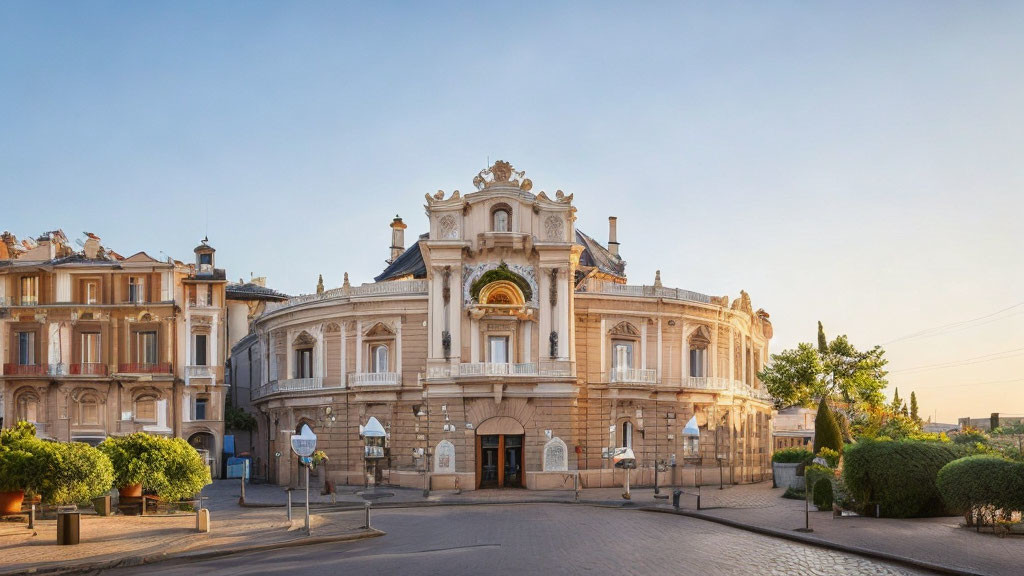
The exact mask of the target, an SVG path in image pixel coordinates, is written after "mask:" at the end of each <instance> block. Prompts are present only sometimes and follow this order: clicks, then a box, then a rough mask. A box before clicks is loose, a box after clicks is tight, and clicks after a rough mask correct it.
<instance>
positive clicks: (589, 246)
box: [576, 229, 626, 277]
mask: <svg viewBox="0 0 1024 576" xmlns="http://www.w3.org/2000/svg"><path fill="white" fill-rule="evenodd" d="M576 242H577V243H578V244H581V245H582V246H583V253H582V254H580V266H590V267H592V268H597V269H598V270H599V271H601V272H603V273H605V274H611V275H613V276H623V277H625V276H626V261H625V260H623V259H622V258H620V257H618V256H616V255H614V254H612V253H611V252H609V251H608V249H607V248H605V247H604V246H602V245H601V244H600V243H599V242H598V241H597V240H594V239H593V238H591V237H590V236H587V235H586V234H584V233H583V232H581V231H580V230H579V229H577V230H576Z"/></svg>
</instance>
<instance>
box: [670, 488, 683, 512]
mask: <svg viewBox="0 0 1024 576" xmlns="http://www.w3.org/2000/svg"><path fill="white" fill-rule="evenodd" d="M682 494H683V491H682V490H680V489H678V488H676V489H675V490H673V491H672V507H673V508H675V509H676V510H679V497H680V496H682Z"/></svg>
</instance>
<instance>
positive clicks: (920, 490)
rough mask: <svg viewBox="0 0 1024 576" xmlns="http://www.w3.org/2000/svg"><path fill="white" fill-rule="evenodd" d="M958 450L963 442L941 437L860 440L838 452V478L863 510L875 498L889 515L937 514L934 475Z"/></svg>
mask: <svg viewBox="0 0 1024 576" xmlns="http://www.w3.org/2000/svg"><path fill="white" fill-rule="evenodd" d="M962 455H963V450H962V448H960V447H957V446H955V445H953V444H952V443H946V442H918V441H913V440H906V441H901V442H893V441H874V440H862V441H860V442H858V443H856V444H851V445H849V446H847V448H846V451H845V453H844V454H843V479H844V480H845V481H846V486H847V488H848V489H849V491H850V495H851V496H852V497H853V499H854V500H855V501H856V503H857V505H858V506H859V507H860V509H861V511H862V512H867V511H873V510H872V508H873V507H872V504H874V503H878V504H881V514H882V516H885V517H889V518H907V517H914V516H942V515H944V514H946V509H945V506H944V505H943V501H942V497H941V496H940V494H939V489H938V487H937V486H936V485H935V479H936V477H937V476H938V474H939V470H941V469H942V467H943V466H945V465H946V464H948V463H950V462H952V461H953V460H956V459H957V458H959V457H960V456H962Z"/></svg>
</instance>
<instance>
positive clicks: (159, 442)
mask: <svg viewBox="0 0 1024 576" xmlns="http://www.w3.org/2000/svg"><path fill="white" fill-rule="evenodd" d="M99 448H100V450H101V451H103V452H104V453H105V454H106V455H107V456H108V457H109V458H110V461H111V463H112V464H113V465H114V486H115V487H116V488H121V487H124V486H130V485H132V484H137V483H141V484H142V489H143V490H144V491H145V492H147V493H151V494H153V493H155V494H157V495H158V496H160V498H162V499H164V500H169V501H181V500H186V499H189V498H192V497H193V496H195V495H196V494H198V493H199V491H200V490H202V488H203V486H206V485H207V484H209V483H210V482H211V480H210V469H209V468H207V466H206V464H205V463H204V462H203V458H202V457H201V456H200V455H199V452H197V451H196V449H195V448H193V447H192V446H190V445H189V443H188V442H186V441H185V440H184V439H182V438H164V437H162V436H152V435H149V434H146V433H145V432H136V433H134V434H129V435H127V436H115V437H110V438H107V439H106V440H104V441H103V442H101V443H100V446H99Z"/></svg>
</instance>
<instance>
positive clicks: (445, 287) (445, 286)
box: [441, 266, 452, 306]
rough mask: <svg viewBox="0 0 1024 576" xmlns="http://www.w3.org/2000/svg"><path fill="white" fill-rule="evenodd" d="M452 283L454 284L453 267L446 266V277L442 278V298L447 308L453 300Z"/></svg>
mask: <svg viewBox="0 0 1024 576" xmlns="http://www.w3.org/2000/svg"><path fill="white" fill-rule="evenodd" d="M451 282H452V267H451V266H445V267H444V275H443V276H441V297H442V298H444V303H445V305H446V306H447V305H448V302H449V301H450V300H451V297H452V287H451Z"/></svg>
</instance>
